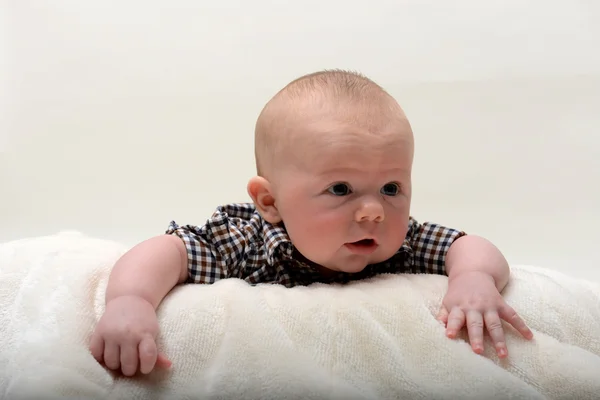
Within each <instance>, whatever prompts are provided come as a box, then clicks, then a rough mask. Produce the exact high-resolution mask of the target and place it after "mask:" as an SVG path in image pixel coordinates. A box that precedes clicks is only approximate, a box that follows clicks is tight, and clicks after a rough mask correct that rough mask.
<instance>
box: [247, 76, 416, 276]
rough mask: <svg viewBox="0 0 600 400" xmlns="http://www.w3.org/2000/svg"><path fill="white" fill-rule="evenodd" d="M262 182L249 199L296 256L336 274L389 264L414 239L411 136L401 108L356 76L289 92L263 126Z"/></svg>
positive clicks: (322, 79)
mask: <svg viewBox="0 0 600 400" xmlns="http://www.w3.org/2000/svg"><path fill="white" fill-rule="evenodd" d="M255 135H256V136H255V153H256V164H257V170H258V176H256V177H254V178H252V179H251V180H250V182H249V183H248V193H249V194H250V196H251V197H252V199H253V201H254V204H255V205H256V207H257V210H258V211H259V212H260V214H261V215H262V216H263V218H264V219H265V220H266V221H268V222H270V223H272V224H277V223H283V224H284V225H285V228H286V230H287V232H288V234H289V236H290V239H291V240H292V242H293V244H294V246H295V247H296V249H297V251H298V252H299V253H300V254H301V255H302V256H303V257H304V258H306V259H307V260H308V261H311V262H313V263H315V264H317V265H319V266H322V267H324V268H326V269H329V270H334V271H344V272H359V271H361V270H362V269H364V268H365V266H367V265H368V264H373V263H377V262H381V261H384V260H386V259H388V258H390V257H391V256H392V255H394V253H395V252H396V251H397V250H398V249H399V248H400V246H401V245H402V242H403V241H404V238H405V236H406V232H407V229H408V218H409V209H410V200H411V170H412V161H413V148H414V144H413V135H412V130H411V127H410V124H409V122H408V120H407V119H406V117H405V115H404V113H403V111H402V109H401V108H400V106H399V105H398V103H397V102H396V101H395V100H394V99H393V98H392V97H391V96H390V95H389V94H388V93H386V92H385V91H384V90H383V89H382V88H381V87H379V86H378V85H377V84H375V83H374V82H372V81H371V80H369V79H367V78H366V77H363V76H361V75H359V74H355V73H351V72H345V71H324V72H317V73H314V74H310V75H306V76H303V77H301V78H299V79H296V80H295V81H293V82H291V83H290V84H288V85H287V86H286V87H285V88H283V89H282V90H281V91H280V92H278V93H277V94H276V95H275V96H274V97H273V98H272V99H271V100H270V101H269V102H268V103H267V105H266V106H265V108H264V109H263V111H262V112H261V114H260V116H259V118H258V121H257V123H256V132H255Z"/></svg>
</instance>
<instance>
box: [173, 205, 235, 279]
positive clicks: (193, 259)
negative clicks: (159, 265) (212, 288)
mask: <svg viewBox="0 0 600 400" xmlns="http://www.w3.org/2000/svg"><path fill="white" fill-rule="evenodd" d="M165 233H166V234H169V235H177V236H178V237H180V238H181V239H182V240H183V242H184V244H185V248H186V249H187V255H188V280H187V282H188V283H205V284H207V283H208V284H210V283H214V282H216V281H218V280H221V279H226V278H239V277H241V275H242V268H241V265H242V261H243V260H244V256H245V254H246V251H247V238H246V235H244V232H243V231H242V229H240V228H239V227H238V226H236V225H235V224H232V223H230V221H229V220H228V218H227V217H226V216H224V215H215V216H213V218H211V219H210V220H209V221H208V222H207V223H206V224H205V225H203V226H194V225H184V226H179V225H178V224H177V223H176V222H175V221H172V222H171V223H170V224H169V227H168V229H167V231H166V232H165Z"/></svg>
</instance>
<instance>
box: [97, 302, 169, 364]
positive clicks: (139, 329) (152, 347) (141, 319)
mask: <svg viewBox="0 0 600 400" xmlns="http://www.w3.org/2000/svg"><path fill="white" fill-rule="evenodd" d="M157 335H158V319H157V317H156V311H155V310H154V307H153V306H152V304H150V303H149V302H148V301H146V300H145V299H143V298H141V297H138V296H121V297H117V298H114V299H112V300H111V301H109V302H108V303H107V304H106V310H105V311H104V315H102V317H101V318H100V321H98V325H97V326H96V329H95V331H94V333H93V334H92V338H91V342H90V350H91V352H92V355H93V356H94V358H95V359H96V360H97V361H98V362H99V363H102V362H103V361H104V365H106V367H107V368H109V369H111V370H119V369H121V371H122V372H123V374H124V375H126V376H132V375H134V374H135V373H136V372H137V371H138V370H139V371H140V372H141V373H143V374H148V373H150V372H151V371H152V370H153V369H154V367H155V366H162V367H166V368H168V367H170V366H171V362H170V361H169V360H168V359H167V358H166V357H165V356H164V355H162V354H159V353H158V349H157V347H156V336H157Z"/></svg>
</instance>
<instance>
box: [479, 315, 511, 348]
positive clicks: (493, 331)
mask: <svg viewBox="0 0 600 400" xmlns="http://www.w3.org/2000/svg"><path fill="white" fill-rule="evenodd" d="M483 319H484V321H485V326H486V328H487V330H488V332H489V334H490V338H492V343H494V347H495V348H496V353H497V354H498V357H500V358H504V357H506V356H507V355H508V350H506V339H505V338H504V329H503V328H502V321H501V320H500V316H499V315H498V313H497V312H496V311H487V312H486V313H485V314H484V315H483Z"/></svg>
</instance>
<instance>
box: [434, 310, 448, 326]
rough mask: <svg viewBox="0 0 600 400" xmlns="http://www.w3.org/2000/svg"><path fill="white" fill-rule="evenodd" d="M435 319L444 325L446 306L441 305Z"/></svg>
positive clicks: (446, 316)
mask: <svg viewBox="0 0 600 400" xmlns="http://www.w3.org/2000/svg"><path fill="white" fill-rule="evenodd" d="M436 319H437V320H438V321H440V322H441V323H442V324H444V325H446V324H447V323H448V310H447V309H446V307H444V306H442V307H441V308H440V310H439V311H438V315H437V317H436Z"/></svg>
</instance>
